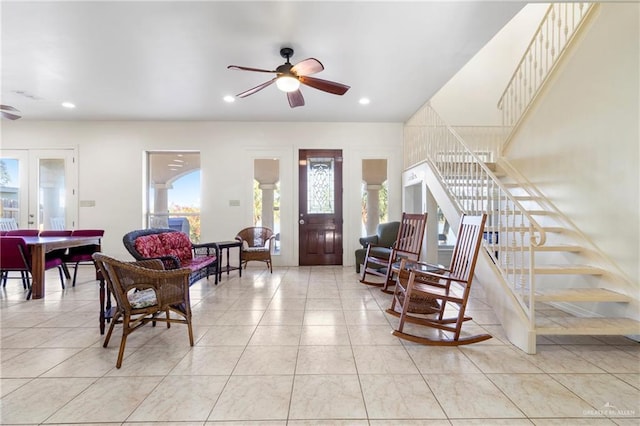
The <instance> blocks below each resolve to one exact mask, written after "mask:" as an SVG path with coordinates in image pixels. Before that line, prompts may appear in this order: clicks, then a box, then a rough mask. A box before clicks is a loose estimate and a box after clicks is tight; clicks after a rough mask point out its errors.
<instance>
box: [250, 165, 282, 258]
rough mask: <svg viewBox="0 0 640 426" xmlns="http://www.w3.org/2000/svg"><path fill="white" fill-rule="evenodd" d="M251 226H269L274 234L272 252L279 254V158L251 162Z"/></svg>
mask: <svg viewBox="0 0 640 426" xmlns="http://www.w3.org/2000/svg"><path fill="white" fill-rule="evenodd" d="M253 176H254V179H253V226H262V227H265V228H269V229H271V230H272V231H273V234H274V235H275V236H276V239H275V244H274V245H273V246H272V254H275V255H277V254H280V160H277V159H256V160H254V162H253Z"/></svg>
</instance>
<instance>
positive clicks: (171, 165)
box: [169, 164, 182, 167]
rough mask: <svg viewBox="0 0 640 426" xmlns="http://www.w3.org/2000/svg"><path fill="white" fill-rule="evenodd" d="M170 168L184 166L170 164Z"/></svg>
mask: <svg viewBox="0 0 640 426" xmlns="http://www.w3.org/2000/svg"><path fill="white" fill-rule="evenodd" d="M169 167H182V164H169Z"/></svg>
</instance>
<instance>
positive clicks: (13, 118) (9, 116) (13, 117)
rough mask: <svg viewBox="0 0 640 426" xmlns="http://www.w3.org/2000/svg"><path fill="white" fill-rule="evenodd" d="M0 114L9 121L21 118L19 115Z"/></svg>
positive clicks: (0, 112)
mask: <svg viewBox="0 0 640 426" xmlns="http://www.w3.org/2000/svg"><path fill="white" fill-rule="evenodd" d="M16 111H17V110H16ZM0 114H2V116H3V117H4V118H8V119H9V120H17V119H18V118H21V117H20V116H19V115H15V114H11V113H10V112H4V111H0Z"/></svg>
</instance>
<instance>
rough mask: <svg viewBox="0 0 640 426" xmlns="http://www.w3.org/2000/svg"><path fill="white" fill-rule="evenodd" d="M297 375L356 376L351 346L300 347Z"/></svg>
mask: <svg viewBox="0 0 640 426" xmlns="http://www.w3.org/2000/svg"><path fill="white" fill-rule="evenodd" d="M296 374H356V365H355V361H354V359H353V352H352V351H351V347H350V346H300V348H299V351H298V362H297V365H296Z"/></svg>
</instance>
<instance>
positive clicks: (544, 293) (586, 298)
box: [536, 288, 633, 302]
mask: <svg viewBox="0 0 640 426" xmlns="http://www.w3.org/2000/svg"><path fill="white" fill-rule="evenodd" d="M631 300H633V299H632V298H631V297H629V296H627V295H626V294H622V293H618V292H615V291H611V290H607V289H606V288H565V289H557V290H556V289H554V290H541V291H537V292H536V302H630V301H631Z"/></svg>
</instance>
